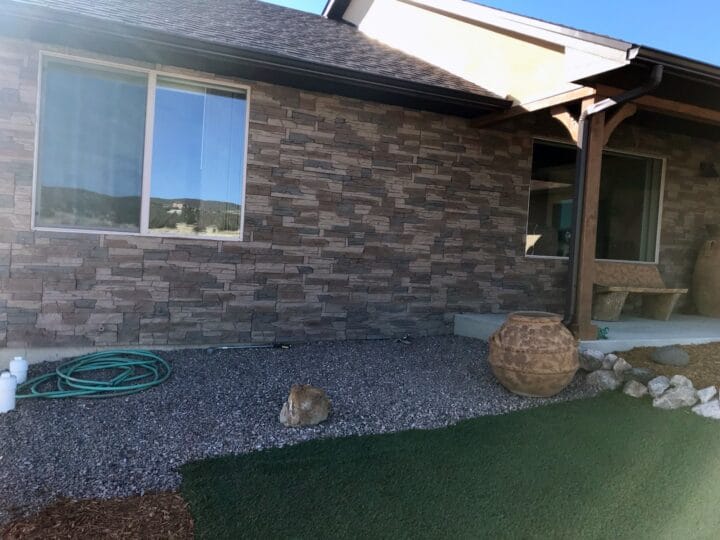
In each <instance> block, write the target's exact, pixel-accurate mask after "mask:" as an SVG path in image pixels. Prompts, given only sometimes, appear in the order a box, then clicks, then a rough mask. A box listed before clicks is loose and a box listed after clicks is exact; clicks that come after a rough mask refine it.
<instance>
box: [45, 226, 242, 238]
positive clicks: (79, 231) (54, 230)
mask: <svg viewBox="0 0 720 540" xmlns="http://www.w3.org/2000/svg"><path fill="white" fill-rule="evenodd" d="M32 231H33V232H35V231H37V232H48V233H62V234H68V233H70V234H96V235H102V236H133V237H136V238H160V239H164V240H195V241H198V240H199V241H209V242H242V241H243V239H242V238H240V237H239V236H238V237H237V238H234V237H231V236H191V235H182V234H155V233H152V232H147V233H139V232H128V231H102V230H97V229H72V228H69V227H65V228H60V227H32Z"/></svg>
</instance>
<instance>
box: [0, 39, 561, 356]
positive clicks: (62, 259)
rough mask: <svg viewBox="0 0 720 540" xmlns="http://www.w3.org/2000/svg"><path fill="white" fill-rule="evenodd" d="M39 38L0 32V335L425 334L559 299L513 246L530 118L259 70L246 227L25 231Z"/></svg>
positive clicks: (63, 340)
mask: <svg viewBox="0 0 720 540" xmlns="http://www.w3.org/2000/svg"><path fill="white" fill-rule="evenodd" d="M41 48H43V49H45V50H47V49H48V47H41V45H39V44H35V43H31V42H26V41H13V40H8V39H1V40H0V208H1V209H2V215H0V346H7V347H48V346H51V347H55V346H59V347H62V346H88V347H95V346H113V345H144V346H152V345H166V344H192V343H219V342H250V341H263V342H265V341H295V340H318V339H356V338H358V339H364V338H376V337H384V336H393V335H399V334H405V333H409V334H414V335H427V334H437V333H445V332H448V331H450V330H451V315H452V314H453V313H455V312H460V311H481V312H486V311H502V310H508V309H515V308H521V307H522V308H540V309H542V308H551V309H552V308H555V309H557V308H558V307H559V305H560V302H561V296H562V295H561V294H560V292H559V291H560V288H561V286H562V272H560V273H559V274H558V272H553V271H550V270H552V269H556V267H557V263H556V262H553V261H549V262H545V261H540V262H535V263H531V264H528V263H527V261H526V260H525V259H524V258H523V256H522V245H523V235H524V229H525V211H526V210H525V209H526V207H527V187H528V181H529V167H530V151H531V137H530V136H529V134H528V133H522V132H514V131H505V132H501V131H480V130H477V129H473V128H471V127H470V125H469V122H468V121H467V120H464V119H460V118H455V117H449V116H442V115H438V114H432V113H427V112H420V111H415V110H410V109H404V108H401V107H395V106H388V105H381V104H377V103H372V102H365V101H360V100H354V99H347V98H343V97H338V96H332V95H325V94H317V93H312V92H305V91H300V90H296V89H292V88H288V87H281V86H273V85H269V84H264V83H257V82H253V81H242V80H238V81H239V82H242V83H244V84H248V85H250V86H251V89H252V95H251V100H250V132H249V148H248V163H247V188H246V207H245V216H246V217H245V238H244V241H242V242H231V241H223V242H218V241H210V240H179V239H172V238H158V237H138V236H129V235H97V234H85V233H66V232H63V233H61V232H51V233H49V232H41V231H33V230H31V226H30V223H31V193H32V180H33V179H32V176H33V156H34V137H35V129H34V126H35V124H36V120H37V119H36V118H35V110H36V96H37V71H38V53H39V50H40V49H41ZM80 54H81V55H82V53H80ZM84 56H90V55H87V54H85V55H84ZM113 60H115V61H118V60H117V59H113ZM120 61H122V60H120ZM163 69H166V70H173V68H172V67H167V66H165V67H163ZM175 71H178V72H179V73H183V72H184V70H175ZM196 75H197V74H196ZM200 75H202V76H210V77H211V76H212V75H207V74H200ZM546 269H547V271H544V270H546Z"/></svg>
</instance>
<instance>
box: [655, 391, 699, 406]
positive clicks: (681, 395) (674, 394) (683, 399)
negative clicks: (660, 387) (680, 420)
mask: <svg viewBox="0 0 720 540" xmlns="http://www.w3.org/2000/svg"><path fill="white" fill-rule="evenodd" d="M697 400H698V398H697V396H696V395H695V389H694V388H693V387H692V386H677V387H675V388H671V389H670V390H668V391H667V392H665V393H664V394H663V395H662V396H660V397H656V398H655V399H654V400H653V407H657V408H658V409H680V408H681V407H692V406H693V405H695V404H696V403H697Z"/></svg>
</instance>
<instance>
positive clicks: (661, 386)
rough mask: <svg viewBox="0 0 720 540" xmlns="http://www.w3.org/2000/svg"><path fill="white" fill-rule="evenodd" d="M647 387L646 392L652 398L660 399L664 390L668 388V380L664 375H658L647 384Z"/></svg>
mask: <svg viewBox="0 0 720 540" xmlns="http://www.w3.org/2000/svg"><path fill="white" fill-rule="evenodd" d="M647 387H648V392H650V395H651V396H652V397H654V398H656V397H660V396H661V395H662V394H663V392H665V390H667V389H668V388H670V379H668V378H667V377H666V376H665V375H660V376H659V377H655V378H654V379H652V380H651V381H650V382H648V384H647Z"/></svg>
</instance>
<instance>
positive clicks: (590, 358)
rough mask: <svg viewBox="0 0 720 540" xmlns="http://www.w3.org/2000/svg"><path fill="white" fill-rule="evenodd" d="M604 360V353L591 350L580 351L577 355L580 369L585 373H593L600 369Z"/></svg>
mask: <svg viewBox="0 0 720 540" xmlns="http://www.w3.org/2000/svg"><path fill="white" fill-rule="evenodd" d="M604 358H605V353H604V352H600V351H596V350H593V349H585V350H581V351H580V354H579V355H578V360H579V361H580V369H584V370H585V371H595V370H598V369H602V361H603V359H604Z"/></svg>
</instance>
